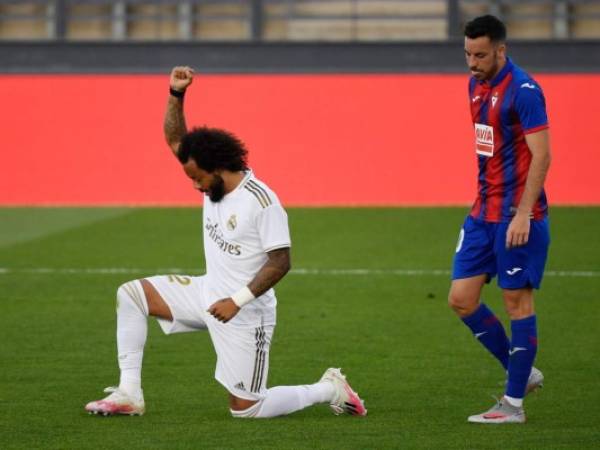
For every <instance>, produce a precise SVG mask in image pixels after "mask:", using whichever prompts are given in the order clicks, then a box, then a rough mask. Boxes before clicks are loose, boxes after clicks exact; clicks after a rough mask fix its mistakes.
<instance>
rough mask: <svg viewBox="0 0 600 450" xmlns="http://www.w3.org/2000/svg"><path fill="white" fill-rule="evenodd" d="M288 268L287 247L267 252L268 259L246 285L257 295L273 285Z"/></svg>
mask: <svg viewBox="0 0 600 450" xmlns="http://www.w3.org/2000/svg"><path fill="white" fill-rule="evenodd" d="M289 270H290V249H289V248H283V249H279V250H274V251H272V252H269V260H268V261H267V262H266V263H265V265H264V266H262V268H261V269H260V270H259V271H258V273H257V274H256V276H255V277H254V279H253V280H252V281H251V282H250V284H249V285H248V288H249V289H250V290H251V291H252V293H253V294H254V295H255V296H256V297H258V296H260V295H262V294H264V293H265V292H267V291H268V290H269V289H271V288H272V287H273V286H275V285H276V284H277V282H278V281H279V280H281V279H282V278H283V277H284V275H285V274H286V273H287V272H288V271H289Z"/></svg>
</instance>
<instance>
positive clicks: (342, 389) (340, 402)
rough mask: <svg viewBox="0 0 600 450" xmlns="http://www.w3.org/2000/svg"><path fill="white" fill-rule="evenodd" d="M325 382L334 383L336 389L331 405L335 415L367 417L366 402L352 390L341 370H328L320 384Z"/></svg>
mask: <svg viewBox="0 0 600 450" xmlns="http://www.w3.org/2000/svg"><path fill="white" fill-rule="evenodd" d="M324 381H329V382H331V383H333V387H334V388H335V394H334V396H333V399H332V400H331V402H330V404H329V407H330V408H331V410H332V411H333V413H334V414H335V415H340V414H343V413H346V414H350V415H352V416H366V415H367V410H366V408H365V404H364V402H363V401H362V400H361V399H360V397H359V396H358V394H357V393H356V392H354V391H353V390H352V387H350V384H349V383H348V382H347V381H346V377H345V376H344V375H343V374H342V372H341V371H340V369H334V368H329V369H327V370H326V371H325V373H324V374H323V376H322V377H321V379H320V380H319V382H320V383H322V382H324Z"/></svg>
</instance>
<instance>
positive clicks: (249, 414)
mask: <svg viewBox="0 0 600 450" xmlns="http://www.w3.org/2000/svg"><path fill="white" fill-rule="evenodd" d="M262 402H263V401H262V400H260V401H258V402H256V403H255V404H254V405H252V406H251V407H250V408H246V409H242V410H239V411H236V410H235V409H230V410H229V411H230V412H231V416H232V417H234V418H236V419H256V418H258V412H259V411H260V408H261V406H262Z"/></svg>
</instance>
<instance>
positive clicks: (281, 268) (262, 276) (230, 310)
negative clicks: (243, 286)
mask: <svg viewBox="0 0 600 450" xmlns="http://www.w3.org/2000/svg"><path fill="white" fill-rule="evenodd" d="M267 257H268V258H269V259H268V260H267V262H266V263H265V264H264V265H263V266H262V267H261V269H260V270H259V271H258V273H257V274H256V276H255V277H254V279H253V280H252V281H251V282H250V284H248V289H250V291H251V292H252V294H253V295H254V297H255V298H256V297H259V296H261V295H262V294H264V293H265V292H267V291H268V290H269V289H271V288H272V287H273V286H275V285H276V284H277V283H278V282H279V280H281V279H282V278H283V277H284V276H285V274H286V273H288V272H289V270H290V268H291V259H290V249H289V248H280V249H277V250H273V251H270V252H268V253H267ZM239 310H240V307H239V306H237V305H236V304H235V302H234V301H233V299H232V298H224V299H221V300H218V301H216V302H215V303H213V304H212V305H211V306H210V308H208V312H209V313H210V314H212V315H213V316H214V317H215V318H216V319H218V320H220V321H221V322H228V321H230V320H231V319H232V318H233V317H234V316H235V315H236V314H237V313H238V311H239Z"/></svg>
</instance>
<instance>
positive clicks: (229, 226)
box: [227, 214, 237, 231]
mask: <svg viewBox="0 0 600 450" xmlns="http://www.w3.org/2000/svg"><path fill="white" fill-rule="evenodd" d="M235 227H237V217H236V215H235V214H232V215H231V217H230V218H229V220H227V229H228V230H229V231H233V230H235Z"/></svg>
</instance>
